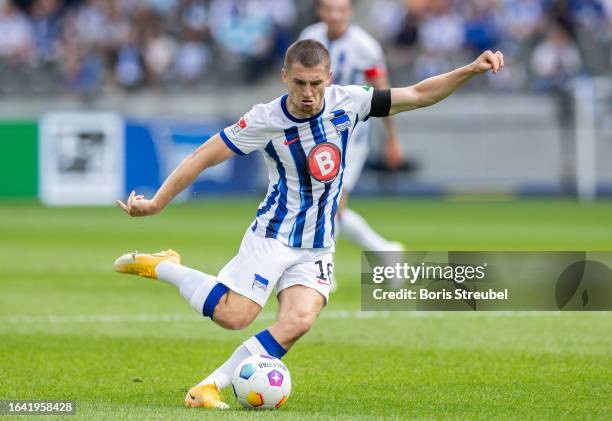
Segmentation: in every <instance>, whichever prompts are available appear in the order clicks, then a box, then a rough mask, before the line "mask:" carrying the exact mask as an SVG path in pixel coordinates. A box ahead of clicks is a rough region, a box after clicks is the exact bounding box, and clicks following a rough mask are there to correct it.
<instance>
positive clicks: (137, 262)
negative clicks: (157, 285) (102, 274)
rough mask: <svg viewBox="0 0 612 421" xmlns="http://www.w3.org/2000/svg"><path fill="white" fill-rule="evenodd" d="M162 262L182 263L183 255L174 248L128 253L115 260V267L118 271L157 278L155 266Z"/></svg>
mask: <svg viewBox="0 0 612 421" xmlns="http://www.w3.org/2000/svg"><path fill="white" fill-rule="evenodd" d="M161 262H172V263H181V256H180V255H179V254H178V253H177V252H175V251H174V250H172V249H168V250H166V251H160V252H159V253H154V254H147V253H138V252H134V253H127V254H124V255H123V256H120V257H119V258H118V259H117V260H115V263H113V267H114V268H115V271H116V272H120V273H127V274H131V275H139V276H144V277H146V278H153V279H157V274H156V273H155V267H156V266H157V265H158V264H160V263H161Z"/></svg>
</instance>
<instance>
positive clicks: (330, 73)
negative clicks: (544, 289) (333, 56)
mask: <svg viewBox="0 0 612 421" xmlns="http://www.w3.org/2000/svg"><path fill="white" fill-rule="evenodd" d="M332 76H333V75H332V71H331V70H330V71H329V75H328V76H327V84H326V85H327V86H331V85H332V80H333V78H332Z"/></svg>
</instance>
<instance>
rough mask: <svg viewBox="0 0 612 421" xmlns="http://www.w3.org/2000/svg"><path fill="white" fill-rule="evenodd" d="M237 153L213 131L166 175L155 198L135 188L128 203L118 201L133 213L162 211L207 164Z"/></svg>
mask: <svg viewBox="0 0 612 421" xmlns="http://www.w3.org/2000/svg"><path fill="white" fill-rule="evenodd" d="M232 156H235V153H234V152H233V151H232V150H231V149H230V148H229V147H228V146H227V145H226V143H225V142H224V141H223V140H222V139H221V136H220V135H219V134H216V135H214V136H213V137H211V138H210V139H209V140H207V141H206V142H205V143H203V144H202V145H201V146H200V147H199V148H198V149H196V150H195V151H194V152H193V153H192V154H191V155H189V156H188V157H187V158H185V159H184V160H183V161H182V162H181V163H180V164H179V166H178V167H176V168H175V170H174V171H172V173H171V174H170V175H169V176H168V178H166V181H164V184H162V186H161V187H160V188H159V190H158V191H157V193H156V194H155V196H154V197H153V198H152V199H150V200H149V199H145V198H144V196H142V195H137V194H136V192H132V193H131V194H130V196H129V197H128V200H127V203H123V202H122V201H121V200H117V205H119V207H120V208H121V209H123V210H124V211H125V212H126V213H127V214H128V215H130V216H149V215H155V214H157V213H159V212H161V211H162V209H164V208H165V207H166V205H167V204H168V203H170V201H171V200H172V199H174V197H176V195H178V194H179V193H180V192H182V191H183V190H185V189H186V188H187V187H188V186H189V185H191V183H193V182H194V181H195V179H196V178H197V177H198V175H199V174H200V173H201V172H202V171H204V170H205V169H206V168H210V167H213V166H215V165H217V164H220V163H221V162H223V161H225V160H227V159H229V158H231V157H232Z"/></svg>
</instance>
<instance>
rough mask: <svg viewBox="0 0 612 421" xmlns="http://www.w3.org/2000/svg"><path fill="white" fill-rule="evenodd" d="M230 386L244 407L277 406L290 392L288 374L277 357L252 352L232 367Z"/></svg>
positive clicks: (289, 376) (265, 407)
mask: <svg viewBox="0 0 612 421" xmlns="http://www.w3.org/2000/svg"><path fill="white" fill-rule="evenodd" d="M232 388H233V389H234V395H236V398H237V399H238V402H240V403H241V404H242V406H244V407H245V408H252V409H275V408H276V409H278V408H280V407H281V406H282V405H283V404H284V403H285V401H286V400H287V398H288V397H289V394H290V393H291V375H290V374H289V370H287V367H285V364H283V363H282V362H281V361H280V360H279V359H277V358H274V357H271V356H269V355H252V356H250V357H249V358H247V359H246V360H244V361H243V362H241V363H240V365H238V367H236V371H234V377H233V378H232Z"/></svg>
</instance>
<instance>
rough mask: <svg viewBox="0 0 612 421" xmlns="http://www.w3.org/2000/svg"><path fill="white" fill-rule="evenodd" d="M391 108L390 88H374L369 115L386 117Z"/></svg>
mask: <svg viewBox="0 0 612 421" xmlns="http://www.w3.org/2000/svg"><path fill="white" fill-rule="evenodd" d="M390 110H391V89H374V92H373V93H372V103H371V105H370V117H387V116H388V115H389V111H390Z"/></svg>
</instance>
